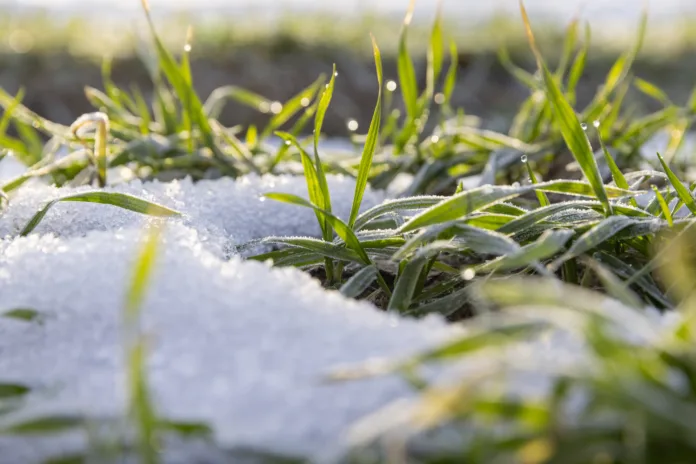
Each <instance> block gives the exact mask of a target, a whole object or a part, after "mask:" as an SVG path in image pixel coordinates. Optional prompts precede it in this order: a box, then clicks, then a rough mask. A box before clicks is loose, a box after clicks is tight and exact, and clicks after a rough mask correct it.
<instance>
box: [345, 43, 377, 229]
mask: <svg viewBox="0 0 696 464" xmlns="http://www.w3.org/2000/svg"><path fill="white" fill-rule="evenodd" d="M372 50H373V53H374V56H375V68H376V70H377V82H378V85H379V86H378V89H379V90H378V94H377V104H376V106H375V111H374V114H373V115H372V122H370V129H369V130H368V132H367V139H366V140H365V147H364V149H363V153H362V157H361V158H360V167H359V168H358V176H357V179H356V183H355V195H354V197H353V206H352V208H351V211H350V220H349V221H348V226H349V227H351V228H352V227H353V226H354V225H355V221H356V219H357V218H358V214H359V213H360V206H361V205H362V199H363V195H364V194H365V188H366V187H367V180H368V177H369V175H370V168H371V167H372V157H373V156H374V154H375V149H376V148H377V142H378V141H379V129H380V125H381V121H382V57H381V55H380V52H379V48H378V47H377V42H376V41H375V38H374V37H372Z"/></svg>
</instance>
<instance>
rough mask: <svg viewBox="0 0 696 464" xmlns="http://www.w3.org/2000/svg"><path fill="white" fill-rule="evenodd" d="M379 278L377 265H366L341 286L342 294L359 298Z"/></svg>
mask: <svg viewBox="0 0 696 464" xmlns="http://www.w3.org/2000/svg"><path fill="white" fill-rule="evenodd" d="M376 278H377V267H376V266H365V267H364V268H362V269H360V270H359V271H358V272H356V273H355V274H354V275H353V276H352V277H351V278H350V279H348V281H346V283H345V284H343V285H342V286H341V290H340V292H341V294H342V295H343V296H345V297H346V298H357V297H359V296H360V295H362V294H363V293H364V292H365V290H367V289H368V288H369V287H370V285H372V282H374V281H375V279H376Z"/></svg>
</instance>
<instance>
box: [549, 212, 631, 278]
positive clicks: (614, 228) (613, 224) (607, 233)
mask: <svg viewBox="0 0 696 464" xmlns="http://www.w3.org/2000/svg"><path fill="white" fill-rule="evenodd" d="M642 221H644V220H641V219H636V218H632V217H627V216H611V217H608V218H606V219H604V220H603V221H601V222H600V223H599V224H597V225H596V226H594V227H592V228H591V229H590V230H588V231H587V232H585V233H584V234H582V235H581V236H580V237H579V238H578V239H577V240H576V241H575V243H573V246H571V247H570V249H569V250H568V251H567V252H566V253H565V254H563V256H561V257H560V258H558V259H557V260H556V261H554V262H553V263H552V264H551V265H550V267H551V268H552V269H558V267H559V266H560V265H561V264H563V263H564V262H565V261H568V260H569V259H573V258H576V257H578V256H580V255H582V254H584V253H587V252H588V251H590V250H593V249H594V248H596V247H597V246H599V245H601V244H602V243H604V242H606V241H607V240H609V239H610V238H612V237H614V236H615V235H616V234H618V233H619V232H621V231H622V230H624V229H626V228H627V227H629V226H633V225H635V224H638V223H640V222H642Z"/></svg>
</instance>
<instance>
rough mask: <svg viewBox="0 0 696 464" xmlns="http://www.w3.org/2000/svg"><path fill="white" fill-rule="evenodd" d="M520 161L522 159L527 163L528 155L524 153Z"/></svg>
mask: <svg viewBox="0 0 696 464" xmlns="http://www.w3.org/2000/svg"><path fill="white" fill-rule="evenodd" d="M520 161H522V162H523V163H526V162H527V155H522V156H521V157H520Z"/></svg>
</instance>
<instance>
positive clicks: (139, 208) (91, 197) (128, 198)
mask: <svg viewBox="0 0 696 464" xmlns="http://www.w3.org/2000/svg"><path fill="white" fill-rule="evenodd" d="M61 201H79V202H86V203H101V204H105V205H112V206H117V207H119V208H123V209H127V210H130V211H134V212H136V213H141V214H147V215H150V216H158V217H173V216H180V215H181V213H179V212H177V211H174V210H172V209H169V208H167V207H165V206H162V205H158V204H157V203H152V202H149V201H147V200H143V199H141V198H138V197H134V196H132V195H128V194H125V193H117V192H102V191H94V192H84V193H76V194H73V195H68V196H65V197H61V198H56V199H55V200H52V201H50V202H48V203H47V204H46V205H45V206H44V207H43V208H41V209H40V210H39V211H38V212H37V213H36V214H35V215H34V216H33V217H32V218H31V220H30V221H29V222H28V223H27V225H26V226H24V229H22V231H21V232H20V235H21V236H26V235H29V234H30V233H31V232H32V231H33V230H34V229H35V228H36V226H38V225H39V223H40V222H41V220H42V219H43V218H44V216H46V213H48V210H49V209H51V207H52V206H53V205H55V204H56V203H58V202H61Z"/></svg>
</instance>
